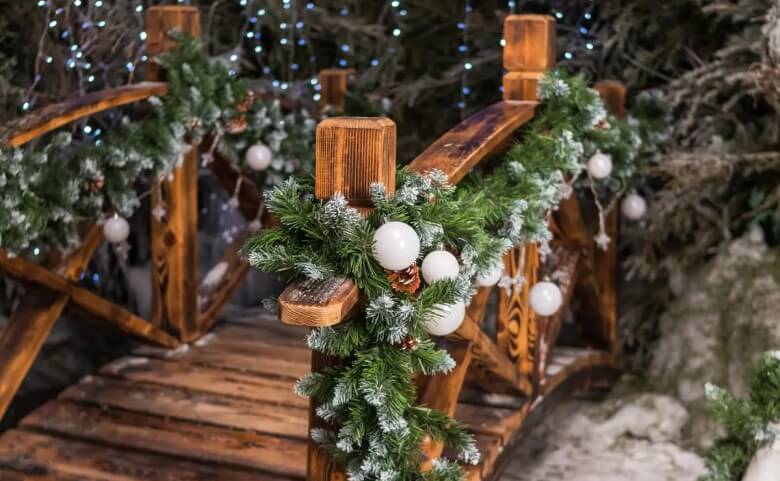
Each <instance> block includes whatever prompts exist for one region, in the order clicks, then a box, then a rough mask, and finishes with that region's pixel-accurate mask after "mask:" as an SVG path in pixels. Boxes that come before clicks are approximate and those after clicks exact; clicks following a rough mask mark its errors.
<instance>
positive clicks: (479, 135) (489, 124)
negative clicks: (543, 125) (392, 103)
mask: <svg viewBox="0 0 780 481" xmlns="http://www.w3.org/2000/svg"><path fill="white" fill-rule="evenodd" d="M535 108H536V103H535V102H526V103H517V102H498V103H496V104H493V105H491V106H490V107H487V108H486V109H483V110H480V111H479V112H477V113H476V114H474V115H472V116H471V117H469V118H467V119H466V120H464V121H463V122H461V123H460V124H458V125H457V126H456V127H455V128H453V129H452V130H450V131H449V132H447V133H446V134H444V135H443V136H441V137H439V139H437V140H436V141H435V142H434V143H433V144H431V145H430V147H428V148H427V149H425V151H423V153H421V154H420V155H419V156H417V158H416V159H414V161H412V163H411V164H409V168H410V169H412V170H414V171H416V172H430V171H431V170H433V169H438V170H441V171H442V172H444V173H445V174H447V176H448V178H449V181H450V183H451V184H457V183H458V182H460V180H461V179H462V178H463V177H465V175H466V174H467V173H468V172H469V170H471V168H472V167H474V166H475V165H477V164H478V163H479V162H480V161H482V160H483V159H485V158H486V157H487V156H488V155H490V154H491V153H492V152H494V151H495V150H496V149H497V148H498V147H501V146H502V145H504V144H505V143H506V142H507V141H508V140H511V138H512V136H513V135H514V134H515V131H516V130H517V129H518V128H520V127H521V126H522V125H523V124H525V123H526V122H528V121H529V120H531V118H533V115H534V109H535Z"/></svg>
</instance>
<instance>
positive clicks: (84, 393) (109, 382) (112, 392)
mask: <svg viewBox="0 0 780 481" xmlns="http://www.w3.org/2000/svg"><path fill="white" fill-rule="evenodd" d="M60 398H61V399H63V400H68V401H77V402H81V403H87V404H93V405H97V406H107V407H113V408H117V409H124V410H127V411H133V412H137V413H142V414H148V415H151V416H161V417H169V418H172V419H178V420H181V421H190V422H195V423H203V424H208V425H212V426H221V427H227V428H231V429H240V430H245V431H253V432H258V433H266V434H274V435H281V436H291V437H296V438H301V439H304V438H306V436H307V435H308V430H307V427H306V412H307V410H306V409H303V408H297V407H294V406H285V405H281V404H269V403H258V402H255V401H248V400H245V399H241V398H234V397H225V396H220V395H215V394H211V393H206V392H197V391H190V390H187V389H179V388H172V387H169V386H160V385H156V384H147V383H138V382H133V381H126V380H122V379H115V378H110V377H98V376H92V377H88V378H86V379H84V380H83V381H82V382H80V383H79V384H76V385H74V386H71V387H69V388H68V389H67V390H65V391H64V392H63V393H62V394H61V396H60Z"/></svg>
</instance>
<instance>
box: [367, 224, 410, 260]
mask: <svg viewBox="0 0 780 481" xmlns="http://www.w3.org/2000/svg"><path fill="white" fill-rule="evenodd" d="M419 255H420V237H418V236H417V232H415V231H414V229H412V228H411V226H409V224H405V223H403V222H388V223H386V224H383V225H382V226H381V227H380V228H379V229H377V230H376V232H374V258H376V260H377V262H379V265H381V266H382V267H384V268H385V269H387V270H388V271H399V270H401V269H405V268H407V267H409V266H410V265H412V264H414V263H415V261H417V256H419Z"/></svg>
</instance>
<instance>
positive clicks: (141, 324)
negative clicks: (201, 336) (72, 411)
mask: <svg viewBox="0 0 780 481" xmlns="http://www.w3.org/2000/svg"><path fill="white" fill-rule="evenodd" d="M0 268H2V269H3V270H4V271H5V272H6V273H7V274H9V275H10V276H12V277H15V278H17V279H21V280H24V281H28V282H34V283H36V284H40V285H42V286H45V287H47V288H48V289H50V290H53V291H55V292H58V293H60V294H64V295H67V296H69V297H70V299H71V300H72V301H73V303H74V304H76V305H77V306H78V307H79V308H81V309H82V310H84V311H86V312H88V313H90V314H92V315H94V316H97V317H98V318H100V319H102V320H103V321H106V322H108V323H110V324H112V325H113V326H115V327H117V328H119V329H120V330H122V331H123V332H125V333H127V334H131V335H134V336H138V337H140V338H142V339H145V340H147V341H150V342H152V343H155V344H159V345H162V346H167V347H175V346H177V345H178V342H177V341H176V339H174V338H172V337H171V336H169V335H168V334H166V333H165V332H164V331H161V330H159V329H157V328H155V327H154V326H153V325H151V324H150V323H148V322H146V321H145V320H143V319H141V318H140V317H138V316H136V315H135V314H132V313H131V312H129V311H127V310H125V309H124V308H122V307H120V306H118V305H116V304H114V303H112V302H110V301H107V300H106V299H104V298H102V297H100V296H99V295H97V294H95V293H94V292H92V291H89V290H87V289H84V288H83V287H80V286H79V285H77V284H76V283H75V282H74V281H71V280H68V279H67V278H65V277H63V276H61V275H59V274H55V273H54V272H52V271H50V270H48V269H46V268H45V267H41V266H39V265H38V264H34V263H32V262H30V261H28V260H26V259H23V258H20V257H8V254H7V253H6V252H5V251H4V250H2V249H0Z"/></svg>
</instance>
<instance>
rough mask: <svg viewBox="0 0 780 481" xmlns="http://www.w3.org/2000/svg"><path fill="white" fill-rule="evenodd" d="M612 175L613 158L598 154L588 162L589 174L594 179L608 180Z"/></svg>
mask: <svg viewBox="0 0 780 481" xmlns="http://www.w3.org/2000/svg"><path fill="white" fill-rule="evenodd" d="M611 173H612V157H610V156H609V155H607V154H605V153H602V152H596V153H595V154H593V157H591V158H590V160H588V174H590V176H591V177H593V178H594V179H606V178H607V177H609V174H611Z"/></svg>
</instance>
